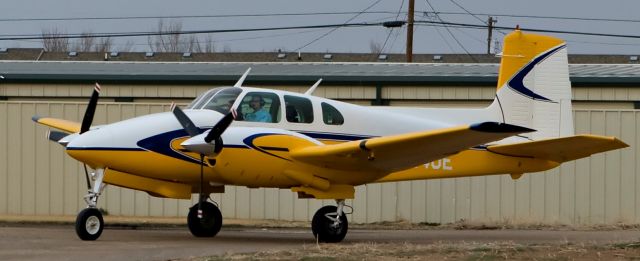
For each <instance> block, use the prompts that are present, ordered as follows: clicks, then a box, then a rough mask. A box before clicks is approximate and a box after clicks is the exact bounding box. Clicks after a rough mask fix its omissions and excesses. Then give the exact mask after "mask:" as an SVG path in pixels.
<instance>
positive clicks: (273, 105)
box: [236, 92, 280, 123]
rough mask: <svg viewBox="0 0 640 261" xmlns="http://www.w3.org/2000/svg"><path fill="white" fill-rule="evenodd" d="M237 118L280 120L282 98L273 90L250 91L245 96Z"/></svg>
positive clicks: (253, 120) (255, 120)
mask: <svg viewBox="0 0 640 261" xmlns="http://www.w3.org/2000/svg"><path fill="white" fill-rule="evenodd" d="M238 108H239V110H238V112H239V114H238V117H237V118H236V120H238V121H251V122H270V123H276V122H279V121H280V99H279V97H278V95H276V94H275V93H271V92H249V93H247V95H245V96H244V98H243V99H242V102H241V103H240V106H239V107H238Z"/></svg>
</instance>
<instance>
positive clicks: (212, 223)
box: [187, 201, 222, 237]
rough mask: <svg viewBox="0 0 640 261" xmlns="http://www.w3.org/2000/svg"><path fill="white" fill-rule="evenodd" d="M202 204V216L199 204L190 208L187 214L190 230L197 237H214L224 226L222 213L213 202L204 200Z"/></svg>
mask: <svg viewBox="0 0 640 261" xmlns="http://www.w3.org/2000/svg"><path fill="white" fill-rule="evenodd" d="M200 204H201V206H200V210H201V212H200V216H198V204H195V205H193V207H191V208H190V209H189V215H188V216H187V225H188V226H189V231H191V234H192V235H194V236H195V237H214V236H215V235H216V234H218V232H220V228H222V213H220V209H219V208H218V207H217V206H216V205H214V204H213V203H211V202H208V201H203V202H202V203H200Z"/></svg>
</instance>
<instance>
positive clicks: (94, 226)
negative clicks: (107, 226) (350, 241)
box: [85, 216, 100, 235]
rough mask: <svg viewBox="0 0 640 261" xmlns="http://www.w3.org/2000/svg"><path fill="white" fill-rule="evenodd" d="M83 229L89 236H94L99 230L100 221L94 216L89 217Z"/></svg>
mask: <svg viewBox="0 0 640 261" xmlns="http://www.w3.org/2000/svg"><path fill="white" fill-rule="evenodd" d="M85 228H86V229H87V232H89V234H92V235H95V234H96V233H98V231H99V230H100V220H99V219H98V217H96V216H90V217H89V218H87V221H86V222H85Z"/></svg>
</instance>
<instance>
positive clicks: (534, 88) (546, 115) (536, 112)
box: [489, 30, 574, 140]
mask: <svg viewBox="0 0 640 261" xmlns="http://www.w3.org/2000/svg"><path fill="white" fill-rule="evenodd" d="M489 110H492V111H493V113H498V114H499V118H502V119H503V121H504V122H506V123H509V124H514V125H519V126H523V127H528V128H532V129H535V130H537V131H536V132H533V133H530V134H527V135H525V136H526V137H528V138H530V139H533V140H538V139H542V138H551V137H563V136H569V135H573V132H574V131H573V118H572V112H571V82H570V81H569V66H568V59H567V48H566V44H565V42H564V41H562V40H560V39H558V38H555V37H550V36H543V35H536V34H529V33H523V32H522V31H520V30H515V31H514V32H512V33H510V34H508V35H507V36H506V37H505V38H504V49H503V51H502V60H501V62H500V71H499V74H498V88H497V92H496V99H495V101H494V103H493V104H492V105H491V106H490V107H489Z"/></svg>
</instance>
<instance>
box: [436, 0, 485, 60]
mask: <svg viewBox="0 0 640 261" xmlns="http://www.w3.org/2000/svg"><path fill="white" fill-rule="evenodd" d="M425 2H427V5H429V7H431V10H433V11H434V12H435V11H436V9H435V8H434V7H433V5H431V2H429V0H425ZM436 18H437V19H438V20H440V22H444V21H443V20H442V18H440V16H439V15H436ZM444 29H446V30H447V32H449V35H451V38H453V40H454V41H455V42H456V43H457V44H458V46H460V48H462V50H464V52H465V53H466V54H467V55H468V56H469V58H471V60H473V62H476V63H477V62H478V59H476V58H475V57H473V55H471V53H470V52H469V50H467V48H465V47H464V45H463V44H462V43H461V42H460V41H459V40H458V38H456V36H455V35H454V34H453V32H451V29H449V27H448V26H444Z"/></svg>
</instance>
